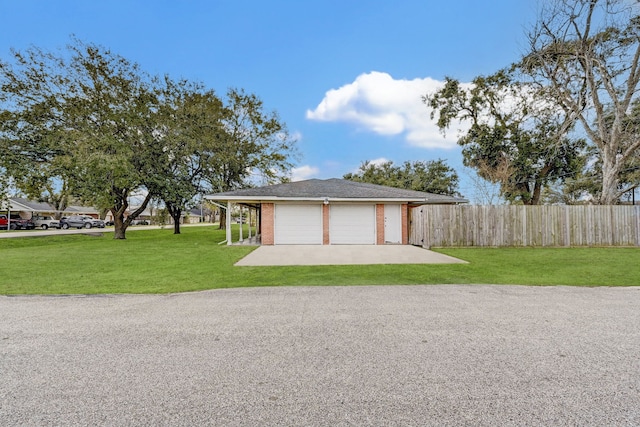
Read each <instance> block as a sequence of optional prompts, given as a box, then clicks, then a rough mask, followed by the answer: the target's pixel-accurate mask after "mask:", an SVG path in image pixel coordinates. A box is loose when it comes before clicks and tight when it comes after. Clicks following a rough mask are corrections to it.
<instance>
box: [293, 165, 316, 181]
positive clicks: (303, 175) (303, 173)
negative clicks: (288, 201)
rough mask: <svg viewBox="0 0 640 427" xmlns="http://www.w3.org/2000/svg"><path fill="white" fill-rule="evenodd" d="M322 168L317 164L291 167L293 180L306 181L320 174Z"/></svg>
mask: <svg viewBox="0 0 640 427" xmlns="http://www.w3.org/2000/svg"><path fill="white" fill-rule="evenodd" d="M319 172H320V169H318V168H317V167H315V166H309V165H304V166H300V167H299V168H292V169H291V181H304V180H305V179H309V178H312V177H314V176H315V175H318V173H319Z"/></svg>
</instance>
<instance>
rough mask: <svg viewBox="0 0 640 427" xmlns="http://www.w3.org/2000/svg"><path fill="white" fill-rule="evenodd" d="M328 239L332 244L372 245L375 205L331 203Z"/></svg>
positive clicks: (374, 238) (374, 232)
mask: <svg viewBox="0 0 640 427" xmlns="http://www.w3.org/2000/svg"><path fill="white" fill-rule="evenodd" d="M329 224H330V225H329V236H330V237H329V241H330V242H331V244H332V245H374V244H375V243H376V209H375V205H331V208H330V215H329Z"/></svg>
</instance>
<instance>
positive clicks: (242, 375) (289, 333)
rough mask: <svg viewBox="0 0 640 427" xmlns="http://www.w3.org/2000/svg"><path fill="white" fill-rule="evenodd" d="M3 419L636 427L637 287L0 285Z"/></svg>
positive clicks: (12, 422) (18, 422)
mask: <svg viewBox="0 0 640 427" xmlns="http://www.w3.org/2000/svg"><path fill="white" fill-rule="evenodd" d="M0 425H2V426H31V425H37V426H54V425H55V426H62V425H64V426H80V425H109V426H111V425H114V426H115V425H117V426H128V425H132V426H133V425H135V426H138V425H150V426H151V425H154V426H157V425H171V426H192V425H216V426H276V425H278V426H280V425H287V426H298V425H300V426H302V425H305V426H325V425H326V426H351V425H353V426H362V425H374V426H375V425H384V426H411V425H414V426H417V425H420V426H429V425H433V426H446V425H474V426H477V425H486V426H500V425H514V426H515V425H518V426H522V425H546V426H553V425H618V426H624V425H640V288H638V287H635V288H572V287H525V286H380V287H369V286H366V287H301V288H293V287H292V288H254V289H228V290H216V291H207V292H197V293H187V294H176V295H147V296H145V295H107V296H61V297H47V296H24V297H23V296H20V297H1V296H0Z"/></svg>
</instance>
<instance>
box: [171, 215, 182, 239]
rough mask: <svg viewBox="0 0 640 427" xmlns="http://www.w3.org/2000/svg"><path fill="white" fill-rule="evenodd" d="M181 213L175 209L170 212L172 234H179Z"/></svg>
mask: <svg viewBox="0 0 640 427" xmlns="http://www.w3.org/2000/svg"><path fill="white" fill-rule="evenodd" d="M181 215H182V211H180V210H177V211H173V212H172V213H171V218H173V234H180V216H181Z"/></svg>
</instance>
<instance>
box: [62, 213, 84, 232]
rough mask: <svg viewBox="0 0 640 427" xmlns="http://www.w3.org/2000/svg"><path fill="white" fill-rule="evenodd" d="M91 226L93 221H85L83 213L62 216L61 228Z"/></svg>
mask: <svg viewBox="0 0 640 427" xmlns="http://www.w3.org/2000/svg"><path fill="white" fill-rule="evenodd" d="M72 227H73V228H78V229H80V228H91V227H92V225H91V222H89V221H85V220H84V217H83V216H82V215H72V216H63V217H62V218H60V228H62V229H63V230H66V229H68V228H72Z"/></svg>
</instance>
